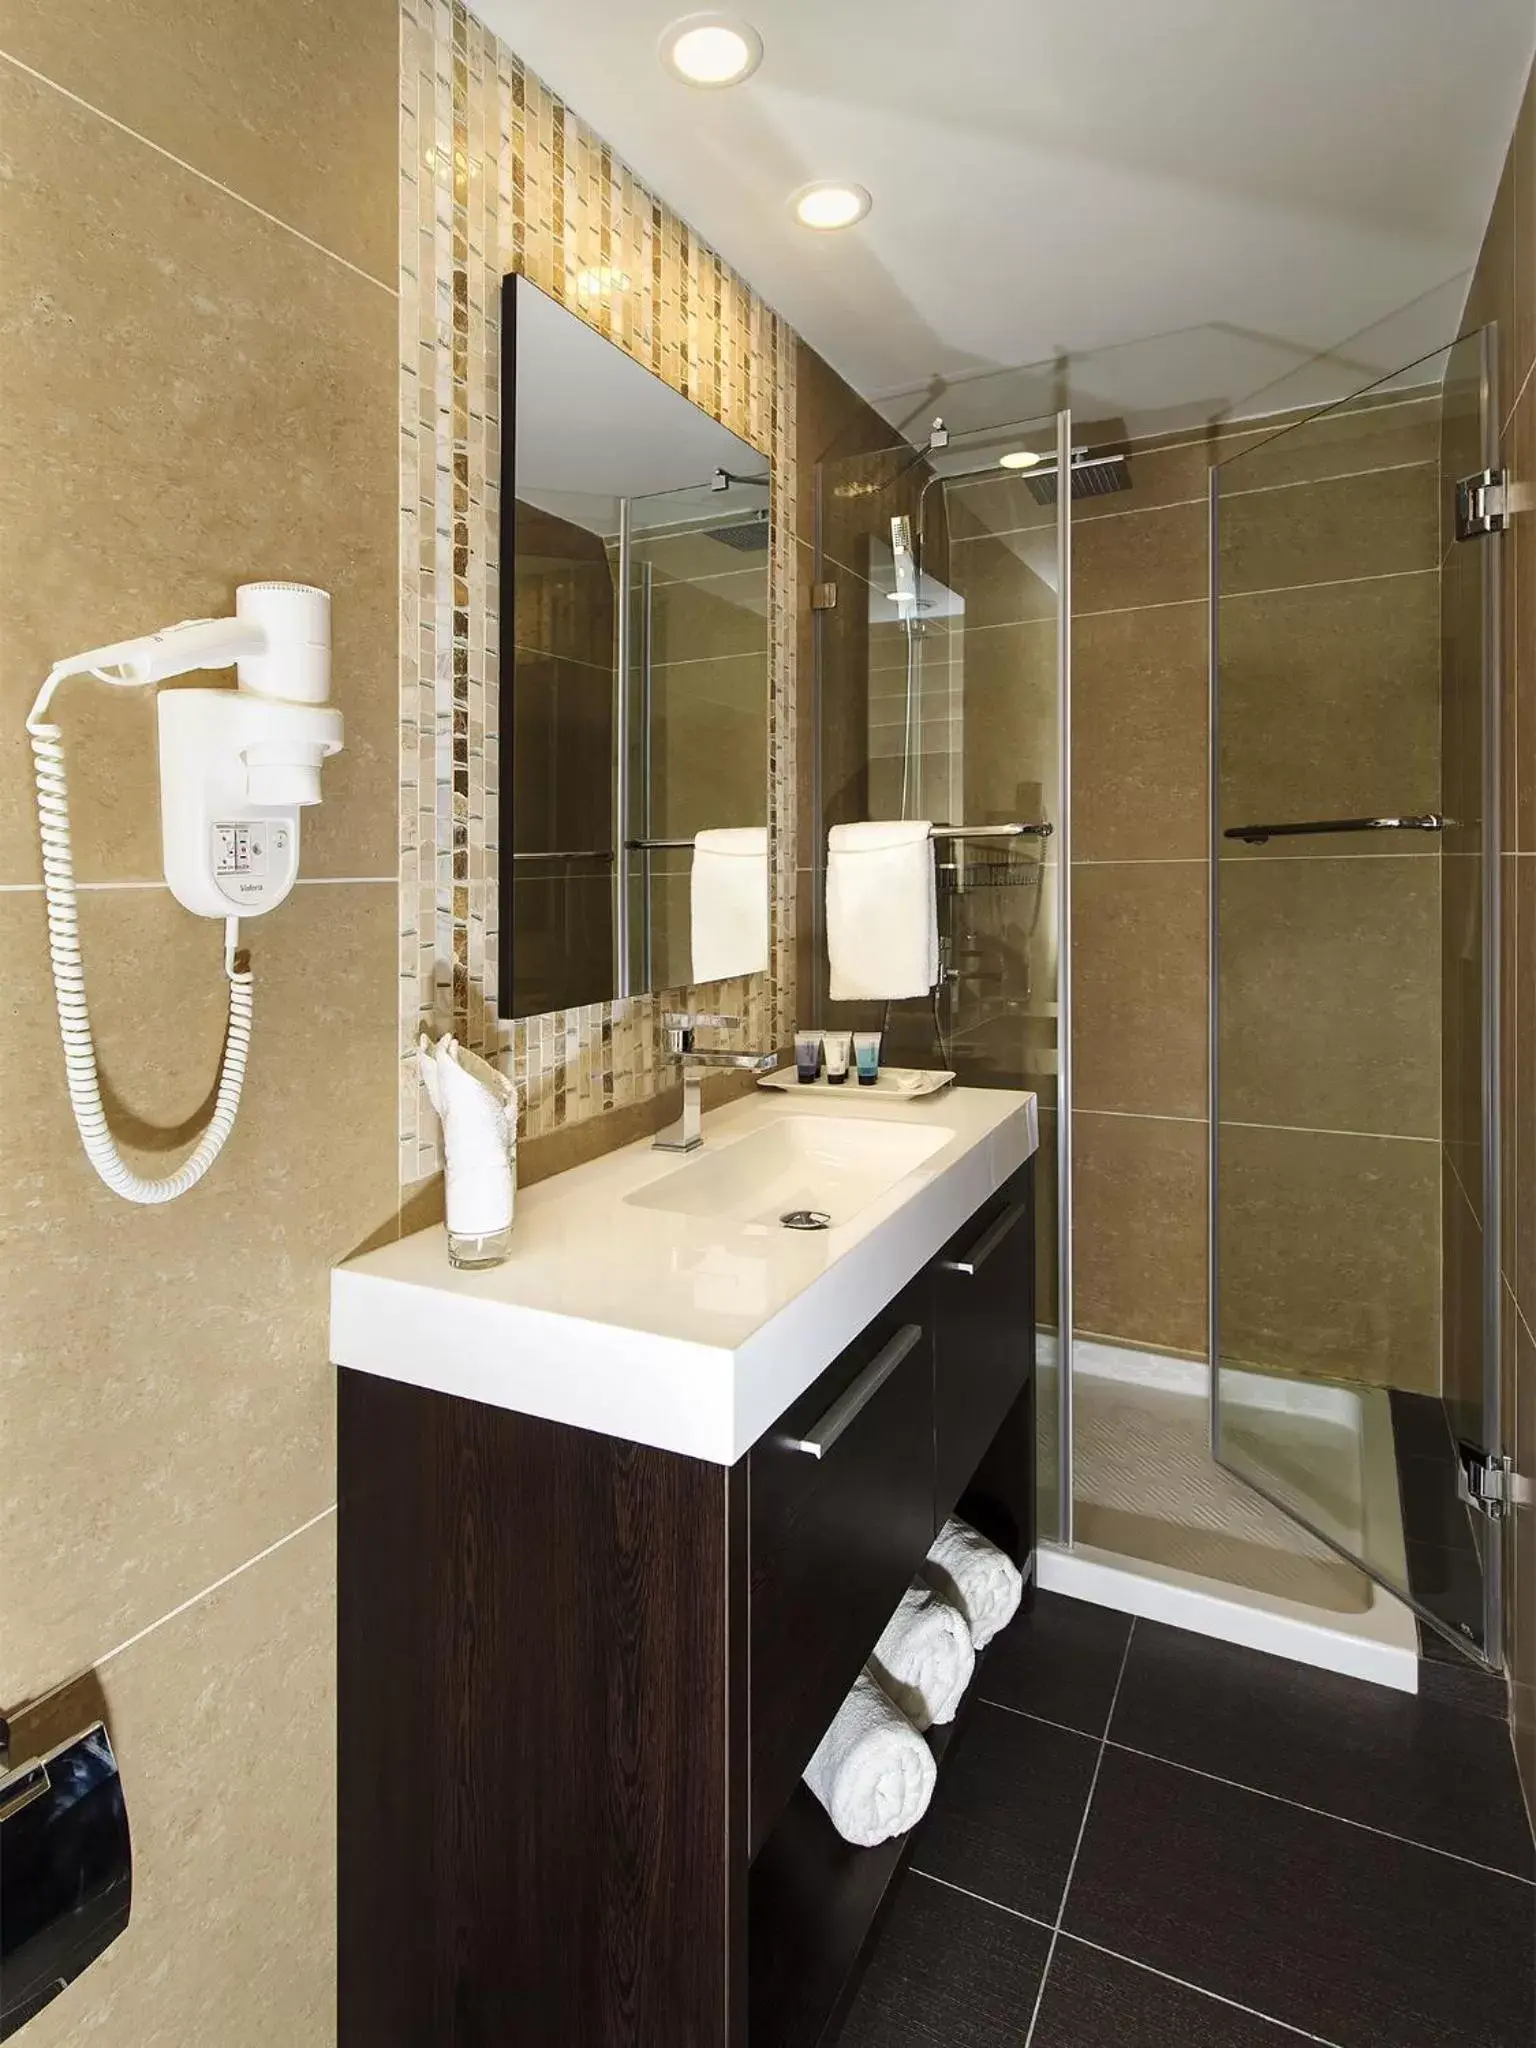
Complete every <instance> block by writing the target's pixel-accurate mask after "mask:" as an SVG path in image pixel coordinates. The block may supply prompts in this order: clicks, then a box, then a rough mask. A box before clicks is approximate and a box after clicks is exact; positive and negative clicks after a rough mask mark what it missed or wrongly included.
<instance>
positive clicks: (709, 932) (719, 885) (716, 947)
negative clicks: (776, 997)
mask: <svg viewBox="0 0 1536 2048" xmlns="http://www.w3.org/2000/svg"><path fill="white" fill-rule="evenodd" d="M691 922H692V942H693V979H694V980H695V981H726V980H728V979H729V978H730V977H731V976H733V975H737V974H766V973H767V971H768V828H767V826H766V825H737V826H730V827H727V828H725V829H723V830H720V831H715V832H700V833H699V834H698V835H697V837H696V838H695V839H694V842H693V885H692V920H691Z"/></svg>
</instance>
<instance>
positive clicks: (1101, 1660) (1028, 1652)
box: [977, 1593, 1131, 1735]
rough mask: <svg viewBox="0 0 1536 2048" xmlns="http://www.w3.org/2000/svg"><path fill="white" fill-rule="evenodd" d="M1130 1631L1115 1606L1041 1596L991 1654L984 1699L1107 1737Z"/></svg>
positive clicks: (983, 1675) (982, 1682)
mask: <svg viewBox="0 0 1536 2048" xmlns="http://www.w3.org/2000/svg"><path fill="white" fill-rule="evenodd" d="M1130 1632H1131V1617H1130V1616H1129V1615H1128V1614H1119V1613H1117V1612H1116V1611H1115V1609H1114V1608H1112V1607H1094V1606H1091V1605H1090V1604H1089V1603H1088V1602H1087V1601H1086V1600H1069V1599H1068V1598H1067V1597H1066V1595H1065V1594H1062V1593H1037V1594H1036V1596H1035V1604H1034V1607H1033V1608H1032V1609H1031V1610H1030V1611H1029V1612H1028V1613H1027V1614H1020V1615H1019V1616H1018V1618H1017V1619H1016V1620H1015V1621H1014V1622H1012V1623H1011V1624H1010V1625H1009V1626H1008V1627H1007V1628H1005V1629H1004V1630H1003V1633H1002V1634H1001V1635H1000V1636H998V1637H997V1639H996V1641H995V1642H994V1643H993V1644H992V1646H991V1648H990V1649H989V1650H988V1651H987V1657H986V1662H985V1664H983V1666H982V1668H981V1672H980V1674H979V1676H978V1678H977V1684H978V1686H979V1687H980V1691H981V1697H982V1698H983V1699H988V1700H997V1701H999V1702H1000V1703H1001V1704H1002V1705H1003V1706H1005V1707H1019V1708H1021V1709H1022V1710H1023V1711H1024V1712H1025V1713H1027V1714H1043V1715H1044V1716H1045V1718H1046V1720H1047V1721H1061V1722H1063V1723H1064V1724H1065V1725H1066V1726H1067V1727H1068V1728H1081V1729H1082V1730H1083V1732H1084V1733H1085V1734H1087V1735H1102V1734H1103V1733H1104V1727H1105V1723H1106V1722H1107V1721H1108V1720H1109V1706H1110V1701H1111V1700H1112V1699H1113V1698H1114V1696H1115V1683H1116V1681H1117V1679H1118V1678H1119V1676H1120V1663H1121V1659H1122V1658H1123V1657H1124V1655H1125V1643H1126V1638H1127V1637H1128V1636H1129V1634H1130Z"/></svg>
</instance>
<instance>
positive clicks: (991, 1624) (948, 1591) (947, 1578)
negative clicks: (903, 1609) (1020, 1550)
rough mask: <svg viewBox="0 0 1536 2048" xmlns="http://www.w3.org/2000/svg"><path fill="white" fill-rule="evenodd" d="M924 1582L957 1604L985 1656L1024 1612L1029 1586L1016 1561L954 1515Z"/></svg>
mask: <svg viewBox="0 0 1536 2048" xmlns="http://www.w3.org/2000/svg"><path fill="white" fill-rule="evenodd" d="M923 1576H924V1577H925V1578H926V1579H927V1581H928V1583H929V1584H930V1585H931V1586H933V1587H934V1588H935V1590H936V1591H938V1592H939V1593H942V1594H943V1596H944V1598H945V1599H946V1600H952V1601H953V1602H954V1604H955V1605H956V1607H958V1608H959V1609H960V1612H961V1613H962V1614H963V1615H964V1616H965V1618H966V1621H967V1623H968V1624H969V1626H970V1631H971V1641H972V1643H973V1644H974V1645H975V1647H976V1648H977V1649H978V1650H984V1649H985V1648H986V1647H987V1645H988V1643H990V1642H991V1640H992V1638H993V1637H994V1636H995V1635H996V1634H997V1632H998V1630H999V1629H1004V1628H1006V1627H1007V1626H1008V1624H1009V1622H1010V1621H1012V1619H1013V1617H1014V1615H1015V1614H1017V1612H1018V1610H1019V1601H1020V1598H1021V1597H1022V1595H1023V1592H1024V1580H1023V1577H1022V1576H1021V1574H1020V1572H1019V1568H1018V1566H1017V1565H1016V1564H1015V1563H1014V1561H1013V1559H1012V1558H1011V1557H1008V1556H1006V1555H1005V1554H1004V1553H1003V1552H1002V1551H1001V1550H999V1549H998V1547H997V1545H996V1544H995V1543H989V1542H988V1541H987V1539H986V1537H985V1536H982V1535H980V1534H978V1532H977V1531H976V1530H975V1529H973V1528H972V1527H971V1525H970V1523H969V1522H962V1521H961V1520H960V1518H959V1516H958V1515H951V1516H950V1518H949V1520H948V1521H947V1522H946V1523H945V1524H944V1526H943V1528H942V1529H941V1530H940V1531H939V1540H938V1542H937V1543H935V1544H934V1546H933V1548H932V1550H930V1551H929V1553H928V1562H927V1564H926V1565H925V1566H924V1567H923Z"/></svg>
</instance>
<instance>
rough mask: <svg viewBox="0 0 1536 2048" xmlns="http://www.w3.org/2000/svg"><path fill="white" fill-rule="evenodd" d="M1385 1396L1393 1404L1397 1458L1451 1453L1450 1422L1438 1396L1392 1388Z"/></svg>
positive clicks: (1438, 1455)
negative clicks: (1408, 1392)
mask: <svg viewBox="0 0 1536 2048" xmlns="http://www.w3.org/2000/svg"><path fill="white" fill-rule="evenodd" d="M1387 1398H1388V1400H1389V1401H1390V1403H1391V1406H1392V1441H1393V1443H1394V1445H1395V1446H1396V1449H1397V1455H1398V1457H1399V1458H1400V1459H1401V1458H1440V1457H1446V1458H1449V1457H1452V1456H1453V1455H1454V1452H1455V1446H1454V1444H1453V1443H1452V1441H1451V1425H1450V1424H1449V1422H1447V1421H1446V1419H1445V1403H1444V1402H1443V1401H1442V1400H1440V1398H1439V1396H1438V1395H1435V1394H1405V1393H1401V1392H1400V1391H1399V1390H1398V1389H1397V1388H1396V1387H1393V1388H1391V1389H1390V1390H1389V1393H1388V1396H1387Z"/></svg>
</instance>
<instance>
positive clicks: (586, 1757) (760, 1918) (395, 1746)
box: [338, 1160, 1035, 2048]
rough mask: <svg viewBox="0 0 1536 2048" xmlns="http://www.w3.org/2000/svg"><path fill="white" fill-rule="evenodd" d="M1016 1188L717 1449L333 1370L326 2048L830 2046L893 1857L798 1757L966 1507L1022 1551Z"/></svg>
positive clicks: (1026, 1443) (1029, 1218) (1029, 1401)
mask: <svg viewBox="0 0 1536 2048" xmlns="http://www.w3.org/2000/svg"><path fill="white" fill-rule="evenodd" d="M1033 1173H1034V1168H1033V1161H1032V1160H1031V1161H1030V1162H1028V1163H1026V1165H1025V1166H1023V1167H1022V1168H1021V1169H1019V1171H1018V1172H1016V1173H1015V1174H1013V1176H1012V1177H1011V1178H1010V1179H1009V1180H1008V1181H1007V1182H1006V1184H1005V1185H1004V1186H1003V1187H1002V1188H1001V1189H999V1190H998V1191H997V1192H996V1193H995V1194H993V1195H992V1196H991V1197H989V1198H988V1200H987V1201H986V1202H985V1203H984V1204H983V1205H982V1207H981V1208H980V1209H979V1210H978V1211H977V1212H976V1213H975V1214H974V1215H973V1216H972V1217H971V1218H970V1219H969V1221H968V1222H967V1223H966V1224H965V1226H964V1227H963V1228H962V1229H961V1230H960V1231H959V1232H957V1233H956V1234H955V1236H954V1237H953V1238H952V1240H951V1241H950V1242H949V1243H947V1244H946V1245H945V1246H944V1247H943V1249H942V1250H941V1252H940V1253H939V1254H938V1255H937V1256H936V1257H935V1258H934V1259H932V1260H931V1261H930V1262H929V1263H928V1264H927V1265H926V1266H925V1267H924V1268H923V1269H922V1270H921V1271H919V1272H918V1273H917V1274H916V1275H915V1276H914V1277H913V1278H912V1279H911V1281H910V1282H909V1283H908V1284H907V1285H906V1286H905V1287H903V1288H902V1289H901V1291H900V1292H899V1293H898V1294H897V1296H896V1297H895V1298H894V1299H893V1300H892V1301H891V1302H890V1303H889V1304H888V1305H887V1306H886V1308H885V1309H883V1310H882V1311H881V1312H880V1314H878V1315H877V1316H876V1317H875V1318H874V1320H873V1321H872V1322H871V1323H870V1325H869V1327H868V1328H867V1329H865V1330H864V1331H863V1332H861V1333H860V1335H859V1336H858V1337H857V1338H856V1339H855V1340H854V1341H853V1342H852V1343H851V1344H850V1345H848V1346H847V1347H846V1349H845V1350H844V1351H843V1352H842V1353H841V1355H840V1356H839V1357H838V1358H837V1359H835V1360H834V1361H833V1363H832V1364H831V1365H829V1366H828V1367H827V1369H826V1370H825V1371H824V1372H823V1373H822V1374H821V1375H820V1376H819V1378H818V1379H817V1380H816V1381H815V1382H814V1384H812V1385H811V1386H810V1387H808V1388H807V1389H806V1391H805V1392H804V1394H803V1395H801V1396H800V1397H798V1398H797V1399H796V1400H795V1401H794V1402H792V1403H791V1405H790V1406H789V1407H788V1408H786V1409H785V1411H784V1413H783V1414H782V1415H781V1416H780V1417H779V1418H778V1419H777V1421H776V1422H775V1423H774V1424H773V1426H772V1427H771V1428H770V1429H769V1430H768V1431H766V1432H765V1433H764V1434H763V1435H762V1436H760V1437H759V1439H758V1441H757V1442H756V1443H755V1444H754V1445H753V1446H752V1447H751V1449H750V1450H749V1451H748V1452H747V1453H746V1455H745V1456H742V1457H740V1458H738V1460H737V1462H736V1463H735V1464H734V1465H729V1466H726V1465H721V1464H715V1463H711V1462H709V1461H707V1460H704V1459H699V1458H691V1457H686V1456H682V1455H680V1454H678V1453H675V1452H670V1451H664V1450H656V1449H651V1448H648V1447H646V1446H644V1445H640V1444H634V1443H629V1442H625V1441H623V1440H621V1439H618V1438H613V1437H607V1436H604V1435H601V1434H599V1433H597V1432H595V1431H592V1430H585V1429H578V1428H573V1427H570V1426H568V1425H566V1424H563V1423H556V1422H548V1421H543V1420H541V1419H539V1418H537V1417H532V1416H527V1415H523V1414H519V1413H516V1412H514V1411H511V1410H508V1409H503V1408H498V1407H490V1406H487V1405H484V1404H482V1403H480V1402H477V1401H473V1400H470V1399H467V1398H464V1397H463V1396H461V1395H457V1394H445V1393H438V1392H433V1391H429V1390H427V1389H425V1388H422V1387H418V1386H415V1385H409V1384H404V1383H399V1382H395V1381H392V1380H389V1379H384V1378H381V1377H377V1376H374V1375H373V1374H370V1373H364V1372H359V1371H355V1370H343V1371H342V1372H341V1374H340V1377H339V1396H338V1428H339V1466H340V1512H339V1518H338V1546H339V1582H340V1623H339V1732H338V1770H339V1844H338V1872H339V1934H338V1939H339V2010H338V2019H339V2040H340V2043H341V2048H503V2044H505V2048H514V2044H515V2048H830V2043H831V2042H832V2041H833V2040H835V2038H836V2030H837V2027H838V2025H839V2024H840V2021H841V2016H842V2013H843V2011H844V2010H845V2008H846V2004H847V2001H848V1999H849V1998H850V1996H851V1994H852V1991H853V1989H854V1987H855V1985H856V1982H857V1975H858V1969H859V1966H860V1962H861V1960H862V1957H863V1955H864V1953H865V1951H866V1950H867V1947H868V1944H869V1941H870V1938H871V1935H872V1931H873V1928H874V1926H875V1924H876V1922H877V1919H878V1915H879V1913H880V1910H881V1907H882V1905H883V1903H884V1902H885V1900H886V1899H887V1898H888V1896H889V1892H890V1888H891V1886H892V1884H893V1883H894V1882H896V1881H897V1880H898V1878H899V1875H900V1870H901V1866H902V1864H903V1862H904V1859H905V1855H906V1852H907V1846H908V1845H907V1843H906V1842H905V1841H898V1842H894V1843H887V1844H884V1845H882V1846H881V1847H879V1848H876V1849H853V1848H850V1847H849V1846H848V1845H847V1844H846V1843H844V1842H843V1841H841V1840H840V1838H839V1837H838V1836H837V1835H836V1833H835V1831H834V1830H833V1828H832V1826H831V1823H830V1822H829V1821H828V1820H827V1818H826V1815H825V1814H824V1813H823V1812H822V1810H821V1808H820V1807H819V1806H818V1805H817V1803H816V1802H815V1800H814V1799H813V1798H812V1796H811V1795H810V1793H809V1792H808V1791H807V1790H806V1789H805V1787H804V1785H803V1783H802V1782H801V1777H800V1773H801V1771H802V1770H803V1768H804V1765H805V1763H806V1762H807V1761H808V1759H809V1756H810V1754H811V1751H812V1750H813V1749H814V1748H815V1746H816V1744H817V1742H818V1741H819V1740H820V1738H821V1735H822V1734H823V1732H824V1731H825V1729H826V1727H827V1725H828V1724H829V1723H830V1721H831V1719H832V1717H833V1715H834V1714H835V1713H836V1711H837V1709H838V1706H839V1705H840V1704H841V1701H842V1699H843V1698H844V1696H845V1695H846V1693H847V1691H848V1689H849V1687H850V1686H851V1685H852V1683H853V1681H854V1679H855V1677H856V1676H857V1674H858V1672H859V1669H860V1668H861V1666H862V1664H863V1663H864V1661H865V1659H866V1658H867V1656H868V1654H869V1652H870V1650H871V1649H872V1648H873V1646H874V1643H875V1641H876V1639H877V1637H878V1636H879V1634H880V1632H881V1630H882V1629H883V1627H884V1625H885V1623H886V1621H887V1620H888V1619H889V1617H890V1615H891V1613H892V1612H893V1610H894V1609H895V1607H896V1604H897V1602H898V1601H899V1599H900V1597H901V1594H902V1592H903V1591H904V1590H905V1588H906V1586H907V1585H908V1584H909V1582H910V1581H911V1579H912V1578H913V1576H914V1575H915V1573H916V1572H917V1570H918V1568H919V1567H920V1565H921V1564H922V1561H923V1558H924V1556H925V1554H926V1552H927V1550H928V1547H929V1545H930V1544H931V1543H932V1541H933V1537H934V1534H935V1532H936V1530H937V1528H938V1527H939V1526H940V1525H941V1524H942V1522H943V1520H944V1518H945V1517H946V1516H947V1515H948V1514H949V1513H950V1512H952V1511H953V1510H955V1509H956V1508H957V1507H958V1509H959V1511H960V1512H961V1513H962V1514H964V1515H965V1516H966V1517H967V1519H969V1520H971V1521H973V1522H974V1523H975V1524H976V1526H977V1527H979V1528H981V1529H982V1530H983V1531H984V1532H985V1533H987V1534H988V1535H989V1536H991V1537H992V1539H993V1540H994V1541H996V1542H999V1543H1000V1544H1002V1545H1003V1546H1004V1547H1005V1548H1006V1549H1007V1550H1008V1551H1009V1552H1010V1553H1011V1554H1012V1555H1013V1556H1014V1558H1015V1559H1016V1561H1017V1562H1019V1563H1020V1564H1021V1565H1023V1566H1024V1567H1025V1568H1026V1569H1027V1568H1028V1566H1029V1564H1030V1561H1031V1558H1032V1553H1033V1547H1034V1525H1035V1508H1034V1386H1033V1360H1034V1300H1033V1277H1032V1276H1033V1267H1034V1246H1033ZM909 1270H910V1269H909ZM975 1693H976V1687H975V1686H974V1685H973V1686H972V1688H971V1692H970V1694H969V1695H968V1698H971V1699H973V1698H974V1697H975ZM964 1715H965V1709H964V1708H962V1711H961V1716H960V1718H959V1720H958V1721H957V1723H956V1724H955V1726H954V1727H952V1728H950V1729H945V1730H938V1731H935V1732H934V1734H933V1736H932V1737H931V1738H930V1739H931V1740H932V1741H933V1743H934V1747H935V1749H936V1750H937V1751H938V1752H939V1753H940V1756H941V1765H940V1768H941V1772H942V1769H943V1763H942V1757H943V1755H944V1753H945V1752H947V1750H948V1749H950V1748H951V1747H952V1746H953V1744H954V1742H955V1741H956V1740H958V1739H960V1737H961V1735H962V1733H963V1726H964Z"/></svg>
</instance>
